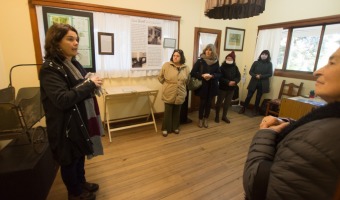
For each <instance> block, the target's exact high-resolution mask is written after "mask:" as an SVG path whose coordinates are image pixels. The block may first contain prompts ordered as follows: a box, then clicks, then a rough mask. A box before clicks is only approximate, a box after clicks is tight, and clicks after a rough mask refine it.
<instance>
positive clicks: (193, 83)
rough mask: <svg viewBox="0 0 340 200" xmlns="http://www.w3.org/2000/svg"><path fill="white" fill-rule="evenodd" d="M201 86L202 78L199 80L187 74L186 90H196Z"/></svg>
mask: <svg viewBox="0 0 340 200" xmlns="http://www.w3.org/2000/svg"><path fill="white" fill-rule="evenodd" d="M201 86H202V80H199V79H197V78H195V77H191V75H190V74H189V83H188V85H187V87H188V90H197V89H198V88H200V87H201Z"/></svg>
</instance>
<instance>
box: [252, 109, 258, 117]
mask: <svg viewBox="0 0 340 200" xmlns="http://www.w3.org/2000/svg"><path fill="white" fill-rule="evenodd" d="M257 115H259V108H258V107H255V108H254V109H253V116H257Z"/></svg>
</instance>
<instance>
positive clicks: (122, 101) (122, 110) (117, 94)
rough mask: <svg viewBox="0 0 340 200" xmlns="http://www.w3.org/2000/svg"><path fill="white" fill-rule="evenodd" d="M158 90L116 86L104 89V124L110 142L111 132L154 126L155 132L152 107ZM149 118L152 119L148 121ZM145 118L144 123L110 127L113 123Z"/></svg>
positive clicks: (143, 87) (144, 87)
mask: <svg viewBox="0 0 340 200" xmlns="http://www.w3.org/2000/svg"><path fill="white" fill-rule="evenodd" d="M157 94H158V90H155V89H150V88H148V87H146V86H116V87H107V88H104V122H105V123H106V125H107V130H108V133H109V139H110V142H112V139H111V133H112V132H113V131H118V130H123V129H128V128H134V127H139V126H145V125H152V124H153V125H154V127H155V131H156V132H157V125H156V120H155V117H154V113H153V106H154V103H155V101H156V98H157ZM150 117H151V118H152V119H151V120H150ZM141 118H145V121H143V122H141V123H140V122H138V123H134V124H132V125H124V126H120V127H111V126H110V125H114V124H113V123H115V122H122V121H132V120H135V119H141Z"/></svg>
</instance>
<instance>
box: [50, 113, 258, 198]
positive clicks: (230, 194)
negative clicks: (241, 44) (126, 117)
mask: <svg viewBox="0 0 340 200" xmlns="http://www.w3.org/2000/svg"><path fill="white" fill-rule="evenodd" d="M234 110H236V109H234ZM214 115H215V113H214V111H213V110H212V112H211V115H210V121H209V122H210V123H209V128H199V127H198V126H197V118H198V117H197V116H198V115H197V112H194V113H190V114H189V117H190V118H191V119H193V120H194V122H193V123H191V124H186V125H182V126H181V132H180V134H179V135H175V134H170V135H168V137H166V138H165V137H163V136H162V135H161V131H158V133H156V132H155V130H154V127H153V126H151V125H150V126H144V127H137V128H133V129H129V130H123V131H118V132H116V133H114V134H113V136H112V143H110V142H109V139H108V135H106V136H105V137H103V144H104V151H105V155H103V156H98V157H95V158H93V159H92V160H87V161H86V167H85V169H86V178H87V181H89V182H95V183H98V184H100V189H99V191H97V192H96V196H97V200H116V199H117V200H122V199H133V200H140V199H143V200H144V199H145V200H156V199H157V200H158V199H168V200H182V199H184V200H192V199H199V200H205V199H206V200H214V199H221V200H232V199H234V200H241V199H244V195H243V186H242V173H243V166H244V162H245V159H246V155H247V151H248V147H249V143H250V141H251V139H252V137H253V135H254V133H255V131H256V130H257V129H258V125H259V122H260V121H261V119H262V117H261V116H258V117H249V116H247V115H239V114H237V113H236V112H234V111H230V112H229V114H228V115H229V118H230V120H231V124H226V123H225V122H223V121H221V122H220V123H218V124H217V123H215V122H214V120H213V118H214ZM157 124H158V130H160V128H161V122H160V121H158V123H157ZM47 199H48V200H65V199H67V191H66V188H65V186H64V184H63V182H62V180H61V177H60V173H59V172H58V174H57V177H56V179H55V181H54V183H53V185H52V188H51V190H50V193H49V195H48V198H47Z"/></svg>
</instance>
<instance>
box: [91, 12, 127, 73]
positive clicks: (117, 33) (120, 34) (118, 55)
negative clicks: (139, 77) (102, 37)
mask: <svg viewBox="0 0 340 200" xmlns="http://www.w3.org/2000/svg"><path fill="white" fill-rule="evenodd" d="M93 25H94V26H93V28H94V35H95V40H94V41H95V42H94V46H95V52H96V54H95V58H96V71H97V74H99V76H101V77H105V78H117V77H128V76H129V71H130V67H131V53H127V52H131V39H130V38H131V37H130V28H131V26H130V17H129V16H125V15H116V14H109V13H98V12H94V13H93ZM98 32H105V33H114V55H99V54H98V38H97V37H96V36H97V35H98Z"/></svg>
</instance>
